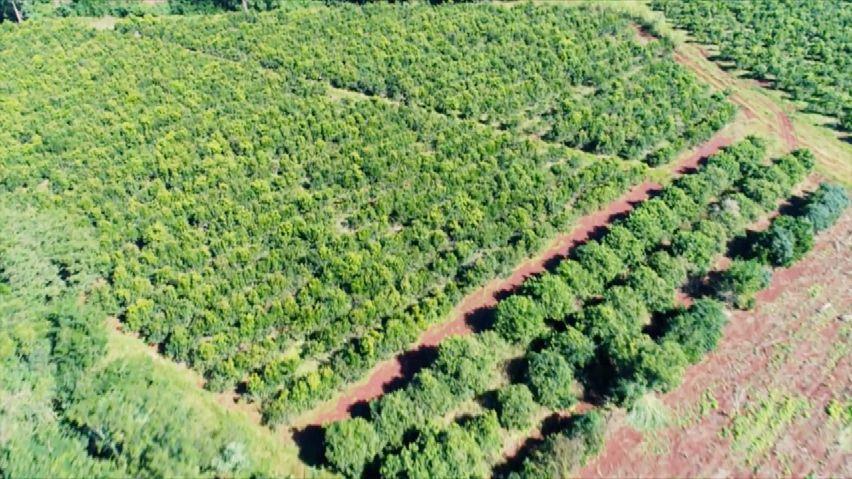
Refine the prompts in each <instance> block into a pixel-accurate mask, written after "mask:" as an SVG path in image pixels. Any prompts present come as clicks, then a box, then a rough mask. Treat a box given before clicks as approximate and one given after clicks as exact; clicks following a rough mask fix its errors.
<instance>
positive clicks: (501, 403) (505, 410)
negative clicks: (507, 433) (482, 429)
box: [497, 384, 536, 430]
mask: <svg viewBox="0 0 852 479" xmlns="http://www.w3.org/2000/svg"><path fill="white" fill-rule="evenodd" d="M535 410H536V403H535V400H534V399H533V395H532V393H531V392H530V390H529V388H528V387H527V386H526V385H524V384H510V385H508V386H506V387H504V388H502V389H500V390H499V391H497V417H498V418H499V419H500V424H501V425H502V426H503V427H505V428H506V429H521V430H523V429H528V428H529V427H530V426H532V415H533V413H534V412H535Z"/></svg>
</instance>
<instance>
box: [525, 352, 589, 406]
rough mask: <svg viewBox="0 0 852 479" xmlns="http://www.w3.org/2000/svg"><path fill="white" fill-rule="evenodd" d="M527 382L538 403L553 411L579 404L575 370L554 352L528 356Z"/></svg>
mask: <svg viewBox="0 0 852 479" xmlns="http://www.w3.org/2000/svg"><path fill="white" fill-rule="evenodd" d="M527 365H528V370H527V382H528V384H529V387H530V390H532V392H533V394H534V395H535V398H536V401H538V402H539V403H540V404H542V405H544V406H547V407H549V408H553V409H567V408H569V407H571V406H573V405H574V403H576V402H577V394H578V391H577V387H576V385H575V383H574V370H573V369H572V368H571V365H570V364H568V361H567V360H566V359H565V358H564V357H562V356H561V355H559V354H558V353H556V352H554V351H547V350H545V351H542V352H538V353H536V352H533V353H530V354H528V355H527Z"/></svg>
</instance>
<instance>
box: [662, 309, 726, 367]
mask: <svg viewBox="0 0 852 479" xmlns="http://www.w3.org/2000/svg"><path fill="white" fill-rule="evenodd" d="M727 322H728V317H727V315H726V314H725V309H724V308H723V307H722V304H721V303H720V302H718V301H715V300H712V299H707V298H702V299H698V300H696V301H695V302H694V303H693V304H692V305H691V306H690V307H689V308H687V309H684V310H680V311H679V312H678V313H676V314H675V315H674V316H672V317H671V318H670V319H669V321H668V322H667V324H666V327H665V332H664V333H663V338H665V339H666V340H672V341H675V342H677V343H678V344H680V345H681V347H682V348H683V351H684V353H686V357H687V359H689V361H690V362H691V363H696V362H698V361H699V360H700V359H701V358H702V357H703V356H704V355H705V354H707V353H708V352H710V351H712V350H714V349H715V348H716V344H717V343H718V342H719V339H721V337H722V329H723V328H724V327H725V325H726V324H727Z"/></svg>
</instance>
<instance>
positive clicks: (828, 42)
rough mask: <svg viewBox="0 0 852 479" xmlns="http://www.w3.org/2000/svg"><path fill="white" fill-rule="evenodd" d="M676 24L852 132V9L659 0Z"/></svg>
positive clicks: (756, 0) (805, 0)
mask: <svg viewBox="0 0 852 479" xmlns="http://www.w3.org/2000/svg"><path fill="white" fill-rule="evenodd" d="M652 7H653V8H655V9H657V10H661V11H662V12H663V13H664V14H665V15H666V17H668V18H669V19H671V20H672V21H673V22H674V23H675V25H677V26H679V27H682V28H685V29H687V30H689V32H690V34H692V36H693V37H694V38H695V39H696V40H698V41H699V42H702V43H710V44H715V45H717V46H718V47H719V51H720V55H719V59H720V60H722V61H731V62H734V63H735V64H736V66H737V67H739V68H741V69H743V70H747V71H749V72H751V74H753V75H754V76H755V77H757V78H760V79H763V80H769V81H771V82H772V83H773V84H774V86H775V87H777V88H780V89H782V90H784V91H787V92H789V93H790V95H792V97H793V98H794V99H795V100H800V101H803V102H805V103H806V104H807V107H808V109H809V110H812V111H816V112H819V113H823V114H826V115H831V116H834V117H837V118H838V119H839V123H840V126H841V128H843V129H845V130H852V58H850V52H852V37H850V35H849V25H850V24H852V9H850V8H849V4H848V2H845V1H838V0H783V1H779V0H750V1H748V2H719V1H715V0H697V1H696V0H688V1H686V0H654V2H652Z"/></svg>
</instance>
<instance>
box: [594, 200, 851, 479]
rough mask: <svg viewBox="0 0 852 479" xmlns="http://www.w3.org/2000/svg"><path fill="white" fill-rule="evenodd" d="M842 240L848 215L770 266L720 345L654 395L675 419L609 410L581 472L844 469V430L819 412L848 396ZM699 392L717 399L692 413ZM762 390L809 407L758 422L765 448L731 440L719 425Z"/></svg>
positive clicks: (846, 243) (847, 258)
mask: <svg viewBox="0 0 852 479" xmlns="http://www.w3.org/2000/svg"><path fill="white" fill-rule="evenodd" d="M850 245H852V215H850V214H847V215H846V216H845V218H843V219H842V220H841V222H840V224H838V225H836V226H835V227H834V228H832V229H831V230H830V231H828V232H827V233H825V234H823V235H820V237H819V238H818V239H817V245H816V248H815V249H814V251H812V252H811V253H810V254H809V255H808V256H807V257H806V258H805V259H804V260H802V261H800V262H799V263H797V264H795V265H794V266H793V267H791V268H785V269H780V270H776V271H775V274H774V276H773V280H772V283H771V285H770V287H769V288H768V289H766V290H764V291H762V292H761V293H760V294H758V307H757V309H756V310H755V311H751V312H742V311H737V312H734V313H733V314H732V317H731V321H730V323H729V324H728V326H727V328H726V330H725V336H724V338H723V339H722V341H721V343H720V345H719V348H718V349H717V350H716V351H715V352H714V353H712V354H711V355H709V356H708V357H707V358H705V360H704V361H702V362H701V363H699V364H698V365H695V366H692V367H690V368H689V370H688V371H687V374H686V378H685V381H684V384H683V385H682V386H681V387H679V388H678V389H677V390H675V391H673V392H671V393H669V394H666V395H663V396H662V400H663V402H664V403H665V404H666V405H667V406H668V408H669V412H670V415H671V416H672V418H673V419H674V420H675V421H674V422H675V425H672V426H669V427H667V428H664V429H661V430H656V431H651V432H648V433H645V434H642V433H640V432H638V431H636V430H635V429H633V428H632V427H630V426H629V425H628V424H627V422H626V421H624V417H623V416H621V417H620V418H616V419H615V427H614V428H613V430H611V431H610V433H609V434H608V438H607V442H606V446H605V448H604V451H603V452H602V454H601V455H600V456H599V457H598V458H597V459H596V460H594V461H593V462H592V463H590V464H589V465H587V466H586V467H585V468H583V469H582V470H580V471H579V476H580V477H606V478H646V477H647V478H668V477H804V476H805V475H807V474H809V473H813V474H815V475H817V476H818V477H852V457H850V455H849V454H848V451H844V447H846V446H844V442H846V440H844V439H843V438H844V437H845V435H846V433H844V432H843V426H842V425H841V424H840V423H839V422H838V421H835V420H832V419H830V418H829V417H828V416H827V414H826V412H825V408H826V405H827V404H828V402H829V401H831V400H839V401H844V400H846V401H848V398H849V397H850V394H852V356H850V354H849V348H850V347H852V344H850V342H849V341H850V334H852V323H850V321H852V318H850V316H849V315H850V313H851V312H852V290H850V288H849V284H850V272H852V255H849V248H850ZM707 394H711V395H712V397H713V398H714V399H715V402H716V404H715V405H713V406H710V407H707V410H705V411H703V412H699V411H700V407H699V404H701V403H702V397H705V395H707ZM770 394H782V395H785V396H792V397H799V398H802V399H804V400H806V401H807V403H808V409H807V415H806V416H804V417H799V418H796V419H794V420H793V421H792V422H791V423H789V424H787V425H785V426H783V427H780V428H778V429H771V428H769V429H761V430H759V431H758V433H759V434H758V438H759V439H760V440H764V439H765V440H766V442H765V447H760V448H754V449H743V448H742V447H741V446H742V445H740V447H737V444H736V443H735V442H734V441H733V440H732V439H731V438H730V437H725V436H724V434H723V431H724V430H725V429H726V428H727V427H730V425H731V423H732V420H733V418H735V417H741V416H742V415H744V414H745V411H746V407H747V405H749V404H751V405H754V404H756V403H758V402H759V401H760V400H761V399H764V398H767V397H769V396H770ZM704 405H705V406H706V405H707V403H706V402H705V403H704ZM756 427H759V426H756ZM763 427H765V426H763ZM753 445H754V443H750V444H749V446H753Z"/></svg>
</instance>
